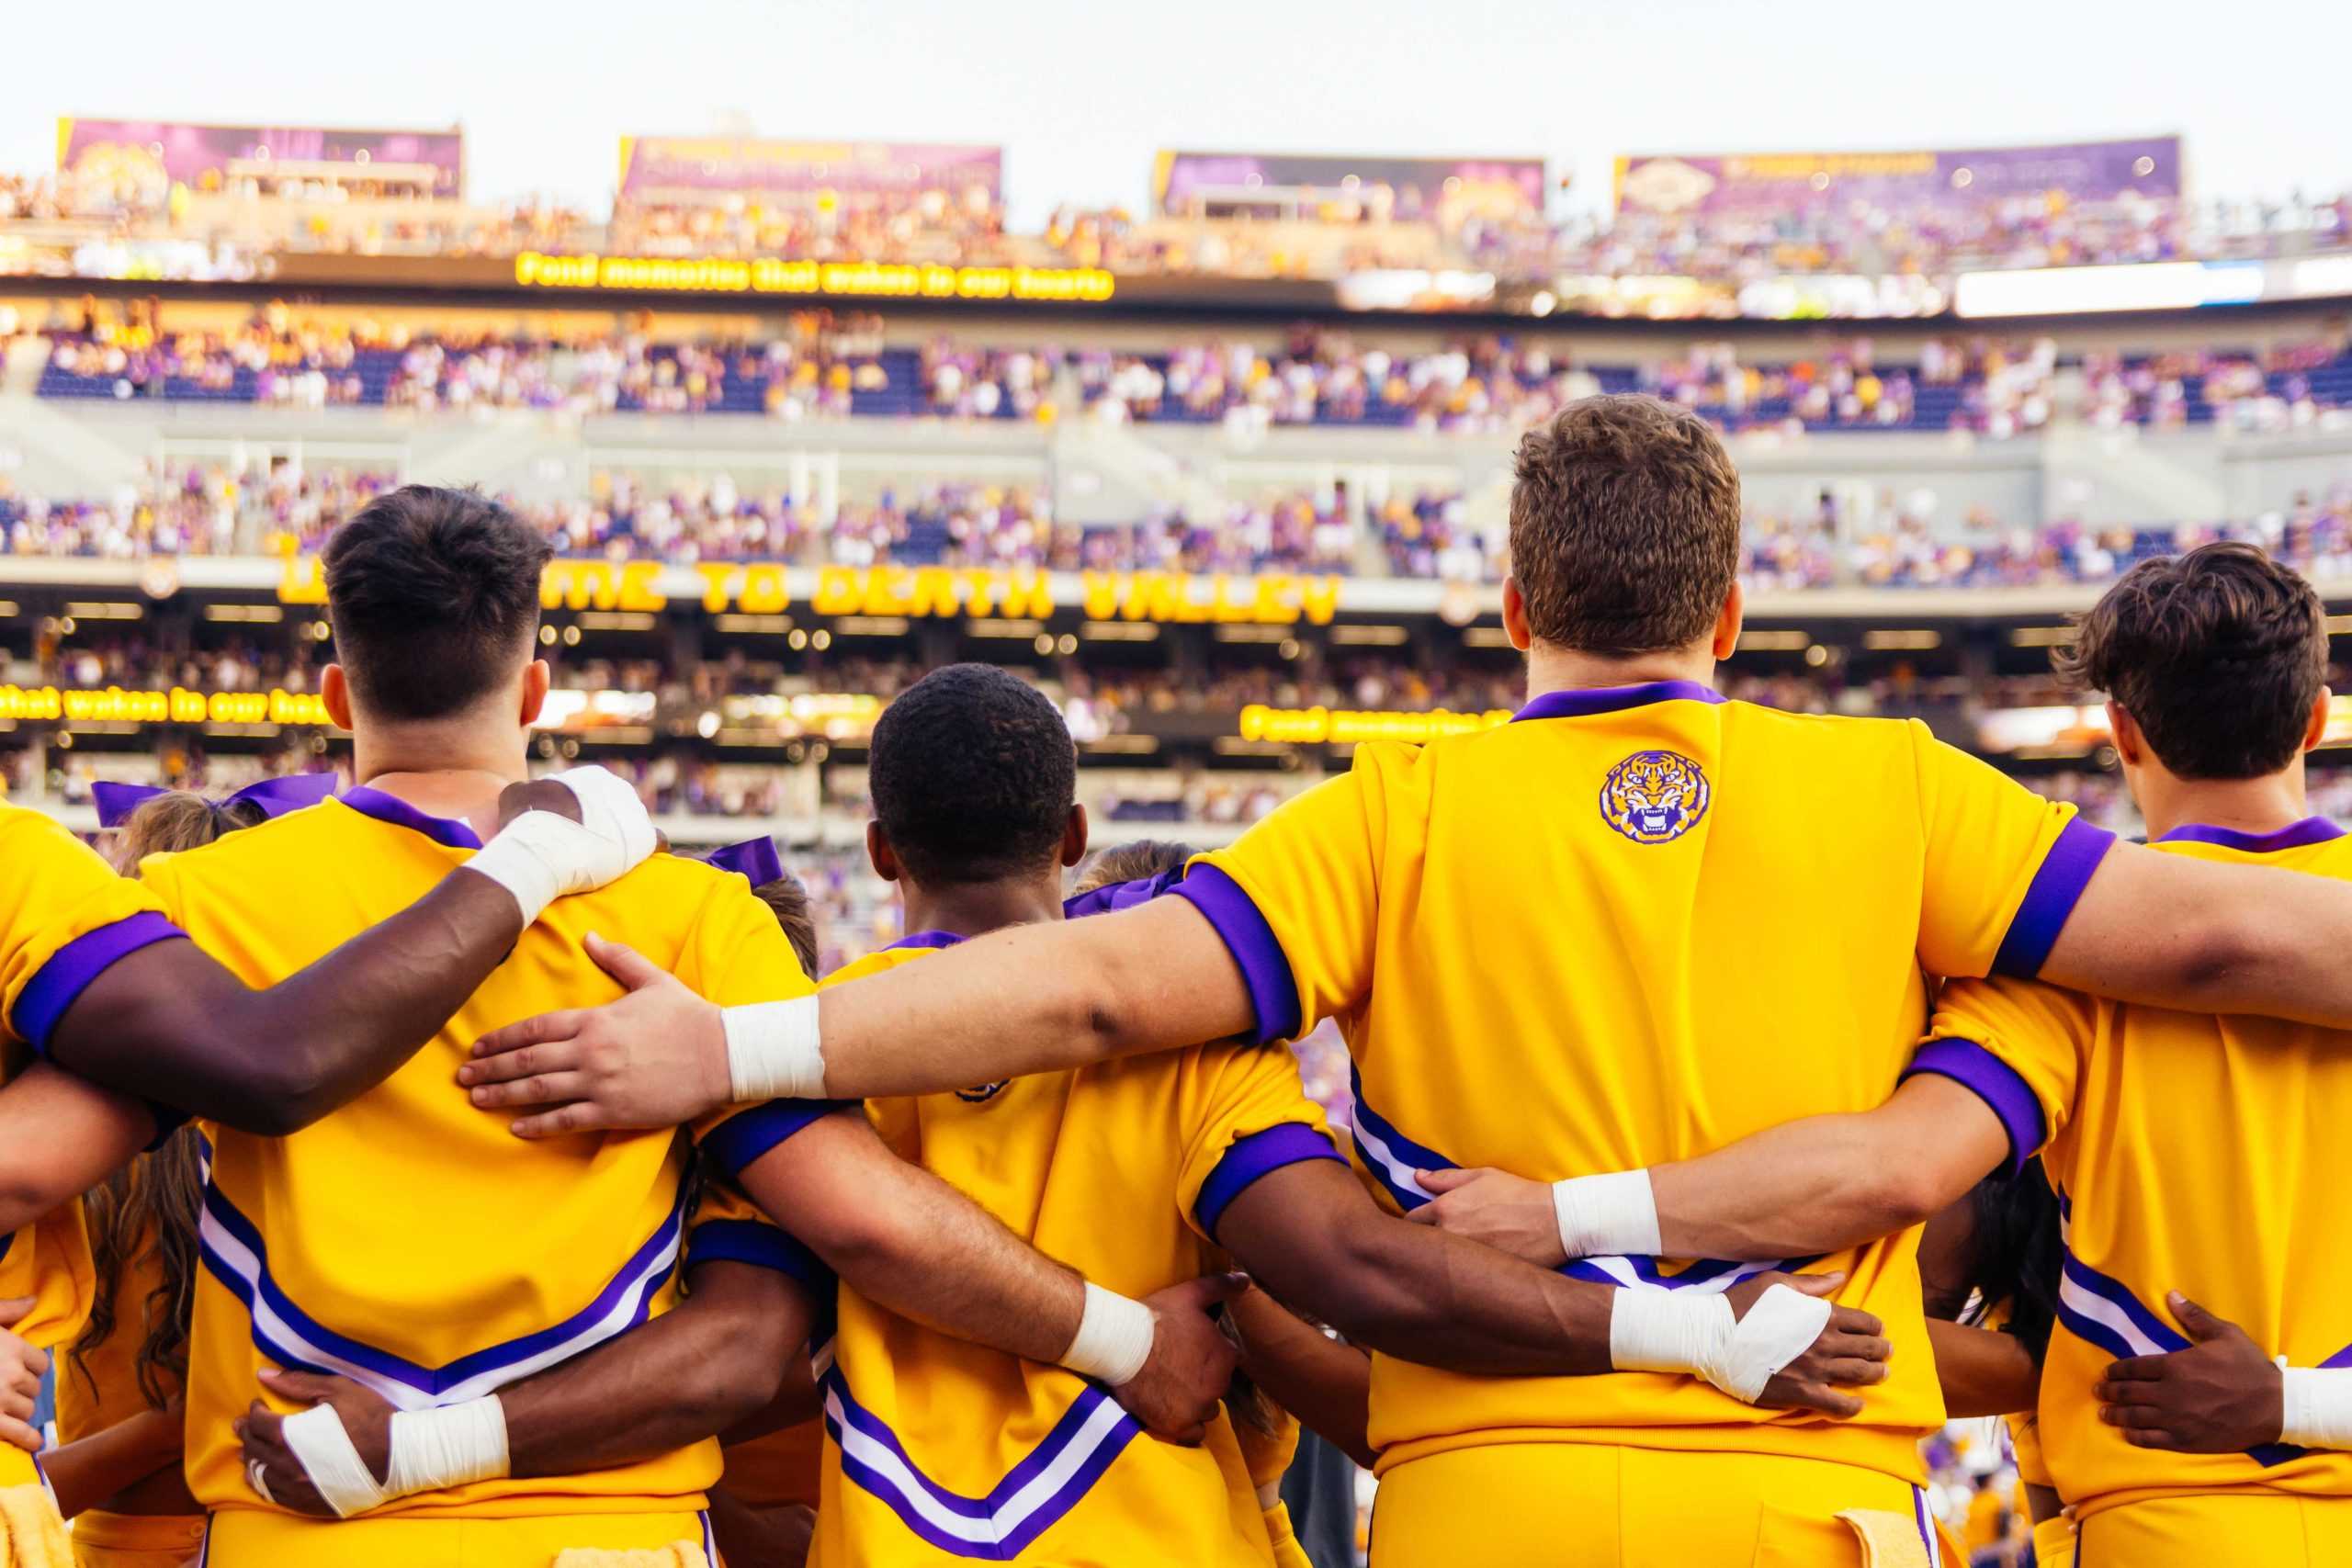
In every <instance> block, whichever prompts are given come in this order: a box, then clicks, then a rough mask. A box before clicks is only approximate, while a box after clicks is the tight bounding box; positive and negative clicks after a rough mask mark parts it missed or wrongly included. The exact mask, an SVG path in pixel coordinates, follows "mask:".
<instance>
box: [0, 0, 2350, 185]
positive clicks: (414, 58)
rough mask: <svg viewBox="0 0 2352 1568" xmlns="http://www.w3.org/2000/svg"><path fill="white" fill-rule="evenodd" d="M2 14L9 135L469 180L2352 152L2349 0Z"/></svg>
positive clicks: (2204, 180)
mask: <svg viewBox="0 0 2352 1568" xmlns="http://www.w3.org/2000/svg"><path fill="white" fill-rule="evenodd" d="M6 9H7V10H9V11H10V12H12V13H13V14H11V15H10V16H9V17H8V21H7V26H6V37H7V39H8V42H7V45H6V51H7V54H8V56H9V57H10V61H11V69H10V70H9V72H8V78H9V85H8V90H7V91H6V93H5V94H0V168H6V169H13V170H47V169H49V168H51V167H52V166H53V165H54V163H55V158H56V143H55V128H54V122H55V119H56V117H58V116H59V115H62V114H72V115H89V116H93V117H98V118H153V119H195V120H220V121H226V122H232V123H265V124H292V125H305V124H315V125H346V126H359V125H379V124H380V125H384V126H390V127H403V128H405V127H424V126H439V125H447V124H448V123H450V122H452V121H462V122H463V124H464V126H465V129H466V132H467V141H468V152H467V158H468V164H469V169H468V183H469V190H470V193H471V194H472V195H474V196H475V197H479V198H483V199H495V198H498V197H507V196H515V195H520V194H524V193H526V192H532V191H539V192H546V193H549V194H552V195H556V196H560V197H566V198H568V199H571V200H574V201H577V202H581V203H584V204H586V205H588V206H589V207H590V208H591V209H593V210H597V211H601V210H602V209H603V206H604V204H605V202H606V201H607V200H608V199H609V197H610V193H611V189H612V186H613V181H614V170H615V163H616V141H617V139H618V137H619V136H620V135H621V134H622V133H623V132H637V133H642V134H661V133H694V132H708V131H713V130H735V129H743V130H752V131H755V132H758V133H762V134H769V135H790V136H820V137H842V138H851V139H858V140H876V141H892V140H895V141H980V142H1001V143H1002V144H1003V146H1004V147H1005V149H1006V154H1005V162H1006V168H1005V174H1006V186H1007V196H1008V198H1009V200H1010V203H1011V205H1012V213H1013V219H1014V220H1015V222H1016V223H1017V224H1019V225H1021V226H1023V227H1031V226H1035V223H1036V222H1037V221H1038V220H1040V219H1041V218H1042V216H1043V215H1044V214H1045V213H1046V211H1047V210H1048V209H1051V207H1052V206H1053V205H1054V204H1055V203H1056V202H1057V201H1059V200H1063V199H1071V200H1077V201H1081V202H1085V203H1090V204H1094V203H1109V202H1114V201H1116V202H1125V203H1126V204H1127V205H1129V206H1130V207H1133V208H1136V209H1140V208H1141V207H1142V205H1143V203H1144V201H1145V200H1146V196H1147V191H1148V179H1149V169H1150V161H1151V154H1152V152H1154V151H1155V150H1156V149H1158V148H1160V147H1169V146H1186V147H1198V148H1205V149H1223V148H1230V149H1236V150H1244V151H1295V152H1397V153H1416V152H1429V153H1446V152H1453V153H1486V154H1491V155H1500V154H1536V155H1541V156H1543V157H1544V158H1546V159H1547V160H1549V161H1550V163H1551V164H1552V166H1553V170H1554V175H1555V178H1557V176H1558V175H1560V174H1561V173H1563V172H1566V173H1573V175H1575V177H1576V180H1577V186H1578V195H1577V197H1574V198H1572V199H1574V200H1576V201H1577V202H1578V203H1579V204H1584V203H1597V202H1599V201H1601V200H1604V199H1605V198H1606V191H1607V186H1608V171H1609V160H1610V159H1611V157H1613V156H1614V155H1615V154H1617V153H1619V152H1736V151H1744V150H1752V151H1769V150H1784V151H1795V150H1815V149H1846V148H1868V147H1928V148H1933V147H1962V146H1982V145H2000V144H2003V143H2007V142H2041V141H2073V140H2092V139H2097V138H2099V137H2102V136H2109V135H2129V134H2136V133H2147V132H2157V131H2178V132H2180V133H2181V134H2182V135H2184V136H2185V137H2186V138H2187V141H2188V161H2189V178H2190V181H2191V186H2192V189H2193V191H2194V192H2195V193H2196V194H2199V195H2209V196H2218V195H2241V194H2249V193H2251V194H2261V195H2280V194H2284V193H2286V192H2287V191H2289V190H2291V189H2294V188H2297V187H2298V186H2300V187H2301V189H2302V190H2303V191H2304V192H2305V193H2307V194H2312V195H2317V194H2321V193H2327V194H2331V195H2332V194H2334V193H2335V191H2337V190H2339V189H2341V188H2343V187H2344V186H2346V185H2347V184H2352V118H2347V116H2346V112H2345V109H2344V102H2345V97H2346V82H2347V80H2348V79H2352V73H2347V67H2352V5H2346V4H2344V3H2343V0H2272V3H2270V4H2266V5H2248V4H2237V5H2231V6H2222V5H2219V4H2214V3H2212V0H2205V3H2203V4H2195V5H2191V4H2183V3H2180V0H2152V3H2146V4H2140V5H2136V6H2133V5H2125V6H2118V5H2112V4H2106V5H2100V4H2092V3H2091V0H2033V3H2025V0H1969V3H1967V4H1963V5H1957V6H1920V5H1916V4H1908V3H1905V0H1879V3H1878V4H1875V5H1864V4H1855V3H1851V0H1781V3H1780V4H1777V5H1773V4H1758V3H1756V0H1744V3H1736V0H1647V3H1644V0H1617V3H1615V4H1611V5H1598V4H1589V3H1576V4H1568V3H1560V0H1554V3H1549V4H1547V3H1544V0H1416V3H1414V4H1409V5H1408V4H1402V3H1399V0H1352V3H1349V0H1177V3H1175V4H1172V5H1170V4H1156V5H1150V6H1143V5H1137V4H1134V3H1132V0H1093V3H1091V4H1089V3H1083V0H1030V3H1027V4H998V5H987V4H974V3H969V0H967V3H965V4H960V5H951V4H944V3H941V0H640V3H639V4H634V5H620V4H615V3H612V0H571V3H569V4H531V3H526V0H468V3H458V0H393V3H391V4H388V5H387V4H368V3H366V0H356V3H353V0H346V3H345V4H341V5H327V6H322V5H319V4H317V3H316V0H311V3H308V4H299V5H298V4H293V3H291V0H235V3H234V4H221V5H189V4H187V0H174V3H171V4H164V3H160V0H106V3H98V4H88V5H74V6H65V5H38V4H27V5H21V6H9V7H6Z"/></svg>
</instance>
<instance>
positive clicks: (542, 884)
mask: <svg viewBox="0 0 2352 1568" xmlns="http://www.w3.org/2000/svg"><path fill="white" fill-rule="evenodd" d="M548 781H550V782H553V783H556V784H561V785H563V786H564V787H565V788H566V789H569V790H570V791H571V794H572V796H573V798H575V799H576V800H578V801H579V802H580V820H579V821H577V822H574V821H572V820H571V819H570V818H565V817H560V816H558V815H556V814H555V813H554V812H552V811H526V812H525V813H524V814H523V815H522V816H520V817H517V818H515V820H514V821H512V822H509V823H508V824H507V825H506V826H505V827H503V828H502V829H499V831H498V834H497V836H496V837H495V838H493V839H492V840H490V842H489V843H488V844H486V845H484V846H483V847H482V849H481V852H480V853H478V854H476V855H475V856H474V858H473V859H472V860H470V861H469V862H467V866H468V867H469V869H470V870H473V871H478V872H480V873H481V874H482V875H484V876H487V877H489V878H490V879H491V880H492V882H495V883H497V884H498V885H499V886H501V887H503V888H505V889H506V890H507V891H508V892H509V893H512V894H513V895H514V896H515V903H516V904H518V905H520V906H521V907H522V910H523V923H524V924H526V925H528V924H530V923H531V922H532V921H533V920H536V919H538V918H539V912H540V911H541V910H543V909H545V908H547V907H548V905H549V904H551V903H553V902H555V900H556V899H557V898H558V897H560V896H562V895H563V894H566V893H585V892H587V891H588V890H589V889H591V888H595V887H602V886H605V884H606V883H608V882H612V881H615V880H617V879H618V878H619V877H621V876H623V875H625V874H628V872H630V871H632V870H634V869H636V867H637V866H638V864H639V863H640V862H642V861H643V860H644V859H645V857H646V856H648V855H650V854H651V853H652V852H653V846H654V843H655V841H656V840H655V838H654V833H653V818H650V817H649V816H647V815H646V811H645V803H644V802H643V801H641V800H639V798H638V795H637V791H636V790H634V789H632V788H630V787H629V785H628V784H627V783H626V782H624V781H623V780H622V779H620V778H619V777H618V776H617V775H616V774H614V773H610V772H608V771H607V770H605V769H603V768H594V767H591V768H567V769H565V770H564V771H563V772H561V773H549V774H548Z"/></svg>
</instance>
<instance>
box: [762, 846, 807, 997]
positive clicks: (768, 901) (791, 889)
mask: <svg viewBox="0 0 2352 1568" xmlns="http://www.w3.org/2000/svg"><path fill="white" fill-rule="evenodd" d="M752 897H754V898H757V899H758V900H759V901H760V902H761V903H763V904H765V905H766V906H767V907H768V910H769V912H770V913H771V914H773V915H775V923H776V924H777V925H778V926H781V927H782V928H783V929H784V940H785V941H786V942H790V943H791V944H792V952H793V955H794V956H795V957H797V958H798V959H799V960H800V971H801V973H802V974H804V975H807V976H809V978H810V979H812V980H813V979H815V978H816V977H817V911H816V908H815V906H813V905H811V904H810V903H809V889H808V888H807V887H805V886H801V882H800V879H799V878H798V877H797V876H795V875H793V874H792V873H790V872H788V871H787V872H786V873H785V874H783V875H782V876H779V877H777V878H776V879H775V881H773V882H763V883H761V884H760V885H759V886H757V887H754V888H752Z"/></svg>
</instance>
